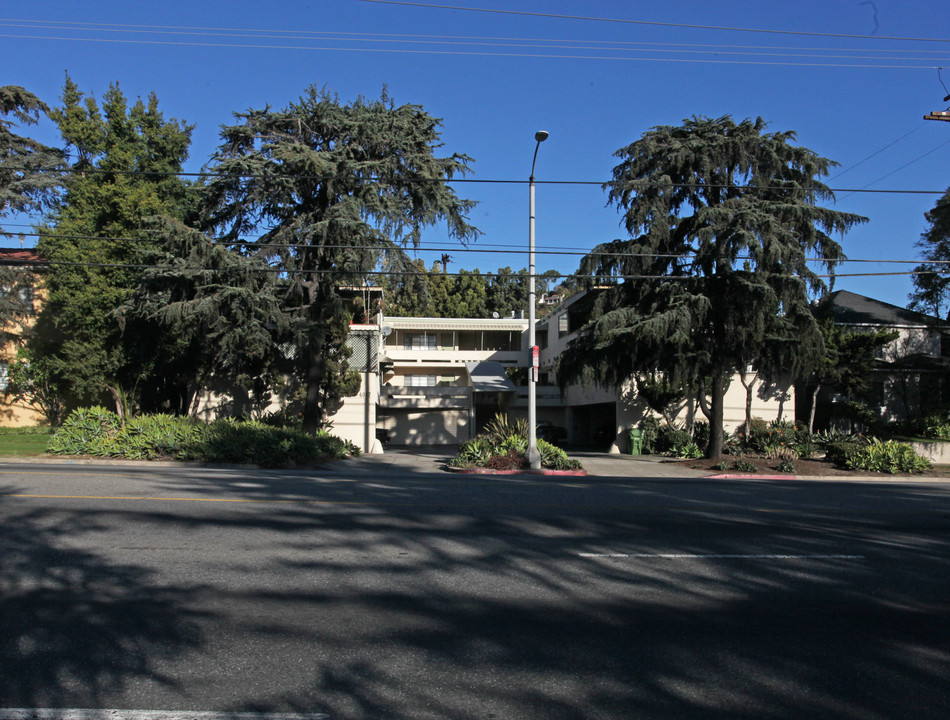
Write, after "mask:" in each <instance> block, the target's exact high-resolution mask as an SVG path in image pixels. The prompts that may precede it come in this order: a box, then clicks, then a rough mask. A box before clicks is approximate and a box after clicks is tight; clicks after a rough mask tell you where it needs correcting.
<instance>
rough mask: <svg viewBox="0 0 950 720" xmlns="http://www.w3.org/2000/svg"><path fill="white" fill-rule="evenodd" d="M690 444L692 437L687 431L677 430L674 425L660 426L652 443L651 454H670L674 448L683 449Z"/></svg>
mask: <svg viewBox="0 0 950 720" xmlns="http://www.w3.org/2000/svg"><path fill="white" fill-rule="evenodd" d="M691 442H693V436H692V435H690V434H689V431H688V430H686V429H684V428H678V427H676V426H675V425H668V424H664V425H660V427H659V428H658V430H657V435H656V440H655V442H654V453H653V454H658V455H665V454H670V453H673V452H674V450H675V449H676V448H678V447H683V446H684V445H688V444H689V443H691Z"/></svg>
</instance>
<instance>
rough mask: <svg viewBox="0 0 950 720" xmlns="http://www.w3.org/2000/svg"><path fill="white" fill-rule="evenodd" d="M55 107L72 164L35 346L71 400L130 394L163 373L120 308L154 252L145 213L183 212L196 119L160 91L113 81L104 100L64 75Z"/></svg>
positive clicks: (52, 227)
mask: <svg viewBox="0 0 950 720" xmlns="http://www.w3.org/2000/svg"><path fill="white" fill-rule="evenodd" d="M50 117H51V118H52V119H53V120H54V121H55V122H56V123H57V125H58V126H59V129H60V132H61V134H62V137H63V140H64V142H65V145H66V150H67V153H68V159H69V162H70V164H71V167H70V173H69V176H68V181H67V183H66V193H65V196H64V197H63V198H62V200H61V202H60V203H59V204H58V205H57V207H56V208H55V209H54V210H53V211H52V213H51V214H50V217H49V221H48V227H47V228H45V231H44V236H43V238H42V239H41V240H40V242H39V243H38V245H37V248H38V250H39V252H40V253H41V254H42V255H43V256H44V257H45V258H46V259H48V260H49V261H51V265H50V267H49V269H48V272H47V274H46V286H47V290H48V299H47V302H46V305H45V306H44V309H43V312H42V314H41V316H40V318H39V320H38V322H37V333H38V335H37V338H36V340H35V342H34V351H35V353H36V354H37V355H38V356H42V357H44V358H46V359H47V361H48V362H49V366H50V372H51V374H52V377H53V378H54V379H55V381H56V382H57V383H58V384H59V386H60V387H61V388H62V390H63V392H64V393H66V394H67V395H68V397H69V399H70V402H71V403H72V404H78V403H89V402H101V401H102V400H103V399H105V398H108V397H109V392H110V389H111V391H112V393H117V392H119V393H120V394H130V395H132V396H133V397H134V396H136V395H138V394H139V392H138V391H139V390H140V389H141V388H142V387H143V386H145V385H148V384H149V383H151V382H153V381H156V382H159V383H161V382H163V380H162V377H161V375H160V371H159V375H158V376H152V377H151V378H149V377H145V376H143V374H142V369H143V368H145V367H147V366H151V367H154V362H153V363H151V365H150V363H149V362H148V361H149V360H150V359H151V360H152V361H154V360H155V359H156V355H155V353H153V352H151V351H150V352H149V353H148V355H145V356H143V355H142V350H143V343H142V339H141V338H138V337H131V336H129V335H123V334H122V333H121V331H120V328H119V324H118V321H117V318H116V315H115V312H116V309H117V308H118V307H119V306H120V305H121V304H122V303H123V302H125V301H126V300H127V299H128V298H129V297H130V295H131V293H132V291H133V290H134V288H135V287H136V285H137V283H138V281H139V278H140V276H141V270H140V269H139V268H138V267H136V266H137V265H139V264H140V263H141V262H142V259H143V258H144V257H145V255H146V254H148V253H149V252H150V250H149V249H148V248H147V243H145V242H143V239H142V228H143V227H144V226H145V224H146V221H147V220H148V219H149V218H152V217H154V216H169V217H177V218H181V217H183V216H184V215H186V214H187V211H188V202H189V199H188V185H187V184H186V183H185V182H183V181H182V180H181V179H180V178H179V177H177V176H176V173H178V172H180V171H181V167H182V163H183V162H184V161H185V159H186V158H187V157H188V145H189V143H190V138H191V130H192V127H191V126H189V125H187V124H185V123H184V122H181V121H179V120H166V119H165V118H164V116H163V114H162V113H161V111H160V110H159V109H158V99H157V98H156V97H155V95H154V94H151V95H149V97H148V98H147V100H146V101H142V100H141V99H139V100H137V101H136V102H135V103H133V104H132V105H131V106H129V104H128V102H127V100H126V97H125V95H124V94H123V93H122V92H121V90H120V89H119V87H118V85H115V84H113V85H111V86H110V87H109V89H108V91H107V92H106V93H105V95H104V96H103V98H102V101H101V103H100V102H97V101H96V99H95V98H94V97H92V96H87V95H86V94H85V93H83V92H82V91H80V90H79V88H78V86H77V85H76V84H75V83H74V82H73V81H72V79H71V78H69V77H68V76H67V78H66V82H65V85H64V87H63V95H62V105H61V106H59V107H56V108H54V109H53V110H52V111H50ZM172 349H173V348H171V347H169V348H167V349H166V351H164V352H163V353H161V354H159V355H158V356H157V357H158V358H167V357H169V354H170V353H171V352H172ZM120 391H121V392H120ZM148 409H154V408H148Z"/></svg>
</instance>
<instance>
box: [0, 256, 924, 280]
mask: <svg viewBox="0 0 950 720" xmlns="http://www.w3.org/2000/svg"><path fill="white" fill-rule="evenodd" d="M0 266H3V267H21V268H34V269H36V268H44V267H86V268H111V269H124V270H167V271H170V272H180V271H191V272H211V273H221V274H224V275H227V274H228V273H229V272H232V271H242V272H243V271H245V270H254V271H258V272H267V273H275V274H278V275H287V276H294V275H338V276H346V275H373V276H387V277H429V276H430V275H432V273H429V272H422V271H417V270H374V269H361V268H356V269H339V268H334V269H329V270H317V269H307V268H295V269H287V268H278V267H270V266H261V265H259V266H257V267H242V268H238V267H234V268H207V267H197V266H195V267H189V266H176V265H168V264H156V263H107V262H77V261H66V260H0ZM436 274H437V275H442V276H446V277H471V276H472V273H462V272H442V273H436ZM941 274H942V273H941V272H940V271H937V270H912V271H907V272H879V273H827V274H821V273H816V274H814V277H817V278H829V279H830V278H836V279H840V278H850V277H896V276H919V275H941ZM488 275H489V274H488V273H486V274H484V275H482V277H484V278H486V279H487V278H488ZM536 277H541V276H540V275H537V274H536ZM700 277H701V276H696V275H636V274H634V275H626V274H616V275H609V274H608V275H586V274H585V275H578V274H574V273H555V274H548V275H547V278H548V279H558V280H564V279H575V280H595V281H609V280H697V279H700Z"/></svg>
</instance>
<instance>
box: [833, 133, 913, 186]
mask: <svg viewBox="0 0 950 720" xmlns="http://www.w3.org/2000/svg"><path fill="white" fill-rule="evenodd" d="M923 127H927V123H925V122H922V123H921V124H920V125H918V126H917V127H915V128H914V129H913V130H911V131H910V132H908V133H904V134H903V135H901V136H900V137H899V138H897V140H894V141H893V142H889V143H888V144H887V145H885V146H884V147H882V148H881V149H880V150H875V151H874V152H872V153H871V154H870V155H868V156H867V157H866V158H864V159H863V160H859V161H858V162H856V163H855V164H854V165H852V166H851V167H849V168H848V169H847V170H842V171H841V172H839V173H837V174H835V175H832V176H831V177H830V178H828V180H829V181H830V180H836V179H838V178H839V177H841V176H842V175H844V174H845V173H849V172H851V171H852V170H854V169H855V168H856V167H859V166H861V165H863V164H864V163H866V162H867V161H868V160H870V159H871V158H873V157H876V156H878V155H880V154H881V153H882V152H884V151H885V150H887V149H888V148H889V147H892V146H894V145H897V143H899V142H900V141H901V140H903V139H904V138H906V137H909V136H911V135H913V134H914V133H915V132H917V131H918V130H920V129H921V128H923Z"/></svg>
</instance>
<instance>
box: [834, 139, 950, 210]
mask: <svg viewBox="0 0 950 720" xmlns="http://www.w3.org/2000/svg"><path fill="white" fill-rule="evenodd" d="M945 145H950V140H947V141H945V142H942V143H940V144H939V145H937V147H935V148H931V149H930V150H928V151H927V152H925V153H924V154H923V155H918V156H917V157H915V158H914V159H913V160H911V161H910V162H907V163H904V164H903V165H901V166H900V167H899V168H897V169H896V170H892V171H891V172H889V173H887V174H886V175H881V177H879V178H878V179H877V180H872V181H871V182H869V183H868V184H867V185H865V186H863V187H860V188H857V189H856V190H851V191H844V190H842V191H841V192H847V194H846V195H842V196H841V197H840V198H837V200H838V201H839V202H840V201H841V200H844V199H845V198H847V197H851V196H852V195H854V194H855V193H859V192H868V188H869V187H871V185H874V184H875V183H878V182H880V181H881V180H885V179H887V178H889V177H890V176H891V175H896V174H897V173H899V172H900V171H901V170H903V169H904V168H907V167H910V166H911V165H913V164H914V163H915V162H917V161H918V160H923V159H924V158H925V157H927V156H928V155H932V154H933V153H935V152H937V150H939V149H940V148H942V147H944V146H945Z"/></svg>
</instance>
